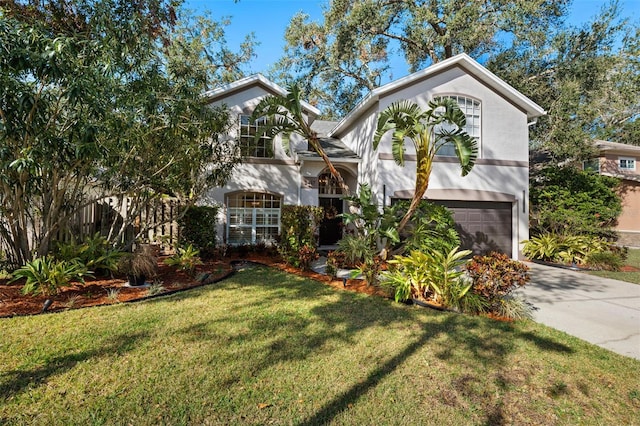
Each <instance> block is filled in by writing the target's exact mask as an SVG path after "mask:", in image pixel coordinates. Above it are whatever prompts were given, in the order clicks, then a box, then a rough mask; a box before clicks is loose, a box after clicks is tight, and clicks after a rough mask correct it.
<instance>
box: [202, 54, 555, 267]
mask: <svg viewBox="0 0 640 426" xmlns="http://www.w3.org/2000/svg"><path fill="white" fill-rule="evenodd" d="M284 93H286V92H285V90H284V89H282V88H281V87H279V86H278V85H276V84H274V83H272V82H270V81H269V80H267V79H266V78H264V77H263V76H261V75H254V76H251V77H247V78H244V79H242V80H239V81H237V82H235V83H232V84H229V85H226V86H223V87H220V88H218V89H215V90H212V91H209V92H207V93H206V96H207V97H208V99H209V101H210V102H211V104H216V105H221V104H224V105H227V107H228V108H229V109H230V110H231V111H232V113H233V114H235V115H237V117H238V121H237V123H236V126H235V129H234V130H233V131H232V132H231V134H230V135H228V141H229V143H240V145H241V149H243V150H244V152H245V153H246V154H247V155H248V158H247V160H246V161H245V162H244V163H243V164H242V165H241V166H239V167H238V168H237V169H236V171H235V172H234V174H233V176H232V178H231V179H230V180H229V183H228V184H227V185H226V186H225V187H223V188H215V189H212V190H211V191H209V193H208V194H207V197H206V200H205V201H207V202H216V203H219V204H221V205H223V211H222V213H221V214H222V217H223V224H222V225H221V229H220V233H219V235H222V236H223V240H224V241H225V242H227V243H229V244H241V243H253V242H258V241H261V240H266V241H268V240H272V239H273V238H275V237H276V235H278V234H279V233H280V228H279V226H280V207H281V206H282V205H283V204H298V205H316V206H322V207H325V210H326V211H328V212H329V215H328V216H329V217H327V218H326V220H325V222H324V223H323V226H322V227H321V230H320V235H319V243H320V244H321V245H330V244H335V243H336V242H337V240H338V239H339V238H340V236H341V234H340V223H339V219H335V217H334V216H335V215H336V214H339V213H342V212H343V211H344V210H345V208H346V205H345V203H344V202H343V201H342V199H341V197H342V194H341V192H340V188H339V187H338V186H337V185H336V183H335V181H334V179H333V178H332V176H331V175H330V174H329V173H328V172H327V170H326V168H325V165H324V163H323V162H322V160H321V159H320V158H319V156H318V155H316V154H315V153H314V152H311V151H309V150H308V149H307V148H308V147H307V144H306V142H305V141H303V140H299V139H294V136H291V141H290V143H291V147H292V152H291V155H290V156H288V155H287V154H286V153H285V152H284V151H283V149H282V144H281V140H276V141H273V142H272V141H269V140H261V141H260V142H258V143H255V142H254V137H253V135H254V134H255V130H256V124H255V123H249V122H248V120H247V118H248V116H249V115H250V114H251V112H252V110H253V108H254V107H255V105H256V104H257V103H258V102H259V101H260V99H262V98H263V97H265V96H267V95H270V94H284ZM436 97H452V98H454V99H456V100H457V102H458V104H459V105H460V107H461V108H462V110H463V111H464V112H465V114H466V115H467V128H466V130H467V132H468V133H469V134H471V135H472V136H473V137H475V138H476V139H477V141H478V146H479V154H478V160H477V161H476V165H475V167H474V168H473V170H472V171H471V173H470V174H469V175H468V176H466V177H461V175H460V168H459V166H458V162H457V159H456V158H455V157H454V154H453V151H452V150H449V149H448V148H445V149H443V150H442V151H441V152H440V155H438V156H437V157H436V160H435V162H434V167H433V172H432V174H431V180H430V184H429V190H428V191H427V194H426V195H427V198H428V199H430V200H432V201H434V202H436V203H439V204H442V205H445V206H446V207H448V208H450V209H451V210H452V211H453V213H454V217H455V220H456V222H457V224H458V227H459V231H460V233H461V236H462V239H463V243H464V246H465V247H468V248H472V249H473V250H474V251H475V252H477V253H479V252H483V251H488V250H494V249H495V250H500V251H502V252H505V253H507V254H508V255H510V256H512V257H514V258H518V257H519V256H520V248H521V245H520V241H522V240H525V239H527V238H528V237H529V216H528V210H529V206H528V186H529V161H528V153H529V149H528V146H529V131H528V130H529V125H530V124H532V123H534V122H535V120H536V118H537V117H539V116H541V115H543V114H544V113H545V112H544V110H543V109H542V108H541V107H540V106H538V105H536V104H535V103H533V102H532V101H531V100H529V99H528V98H526V97H525V96H524V95H522V94H521V93H519V92H518V91H516V90H515V89H514V88H512V87H511V86H509V85H508V84H507V83H505V82H504V81H502V80H500V79H499V78H498V77H496V76H495V75H494V74H492V73H491V72H489V71H488V70H486V69H485V68H484V67H482V66H481V65H479V64H478V63H477V62H475V61H474V60H473V59H471V58H470V57H469V56H467V55H465V54H461V55H457V56H455V57H453V58H450V59H448V60H445V61H442V62H439V63H437V64H435V65H432V66H430V67H428V68H426V69H424V70H422V71H419V72H416V73H413V74H411V75H409V76H407V77H404V78H402V79H400V80H397V81H394V82H391V83H389V84H386V85H384V86H382V87H380V88H377V89H375V90H373V91H372V92H371V93H369V94H368V95H367V96H366V97H365V98H364V99H363V100H362V101H361V102H360V103H359V104H358V105H357V106H356V108H355V109H354V110H353V111H351V112H350V113H349V114H348V115H347V116H346V117H344V118H343V119H342V120H341V121H339V122H337V123H334V122H327V121H321V120H317V119H316V117H317V116H318V115H319V113H320V112H319V111H318V110H317V109H316V108H314V107H313V106H311V105H309V104H304V107H305V112H306V115H307V118H308V119H309V121H310V122H312V126H313V128H314V129H315V130H316V131H317V132H318V133H319V135H320V136H321V143H322V145H323V147H325V149H326V151H327V154H328V155H329V157H330V158H331V160H332V162H333V163H334V165H335V166H336V168H337V169H338V170H339V171H340V173H341V174H342V176H343V178H344V180H345V182H346V183H347V185H348V186H349V188H350V189H351V191H352V192H353V193H355V192H357V189H358V185H360V184H362V183H368V184H369V185H371V187H372V190H373V191H374V193H375V194H376V195H377V198H378V203H379V205H380V206H387V205H390V204H391V203H392V202H394V201H395V200H399V199H408V198H410V197H411V194H412V192H413V186H414V182H415V155H412V153H411V152H410V151H407V156H406V159H407V161H406V164H405V167H400V166H398V165H396V164H395V162H394V161H393V158H392V155H391V144H390V135H386V137H385V138H383V140H382V142H381V143H380V146H379V148H378V150H377V151H374V150H373V148H372V141H373V135H374V132H375V129H376V124H377V119H378V115H379V113H380V112H381V111H383V110H384V109H385V108H386V107H387V106H388V105H390V104H391V103H392V102H395V101H399V100H403V99H408V100H411V101H413V102H415V103H417V104H418V105H420V106H422V107H423V108H426V107H427V104H428V102H429V101H430V100H432V99H434V98H436ZM284 137H287V136H286V135H285V136H284ZM279 138H281V137H278V139H279ZM233 141H238V142H233Z"/></svg>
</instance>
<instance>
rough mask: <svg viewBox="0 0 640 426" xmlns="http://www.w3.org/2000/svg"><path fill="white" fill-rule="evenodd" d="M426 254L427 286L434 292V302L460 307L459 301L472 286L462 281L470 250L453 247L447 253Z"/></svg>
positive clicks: (430, 252)
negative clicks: (427, 268) (427, 267)
mask: <svg viewBox="0 0 640 426" xmlns="http://www.w3.org/2000/svg"><path fill="white" fill-rule="evenodd" d="M426 254H427V258H428V262H429V263H428V265H429V275H428V277H429V284H430V286H431V287H432V288H433V290H434V293H435V300H436V301H437V302H441V303H442V304H443V305H444V306H446V307H449V308H454V307H458V306H460V303H461V302H460V299H462V298H463V297H465V295H466V294H467V293H468V292H469V289H470V288H471V286H472V284H473V283H466V282H463V281H462V279H463V277H464V270H463V269H462V267H463V266H464V265H465V264H466V262H467V260H466V257H468V256H469V255H470V254H471V250H459V247H454V248H453V249H451V250H450V251H449V252H444V253H443V252H440V251H437V250H429V251H427V252H426Z"/></svg>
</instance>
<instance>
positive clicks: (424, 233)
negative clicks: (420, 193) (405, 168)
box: [391, 200, 460, 252]
mask: <svg viewBox="0 0 640 426" xmlns="http://www.w3.org/2000/svg"><path fill="white" fill-rule="evenodd" d="M408 208H409V202H408V201H406V200H401V201H399V202H397V203H395V204H394V205H393V206H391V209H392V210H393V215H394V216H395V217H398V220H400V218H402V217H403V216H404V214H405V213H406V211H407V209H408ZM402 236H403V237H405V239H404V241H403V243H404V245H405V250H407V251H410V250H422V251H424V250H435V251H441V252H449V251H451V249H453V248H454V247H456V246H460V236H459V235H458V232H457V231H456V228H455V222H454V220H453V214H452V213H451V211H450V210H448V209H447V208H446V207H444V206H439V205H437V204H434V203H432V202H430V201H427V200H422V201H420V203H419V204H418V208H417V209H416V212H415V213H414V215H413V218H412V219H411V220H410V221H409V223H408V225H407V226H406V227H405V229H404V232H403V235H402Z"/></svg>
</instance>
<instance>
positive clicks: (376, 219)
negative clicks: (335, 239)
mask: <svg viewBox="0 0 640 426" xmlns="http://www.w3.org/2000/svg"><path fill="white" fill-rule="evenodd" d="M344 200H345V201H347V202H348V203H349V204H350V209H349V211H348V212H345V213H343V214H342V218H343V221H344V224H345V225H353V226H354V228H355V237H357V238H359V239H360V240H362V244H368V245H369V246H370V247H371V249H372V250H371V253H370V257H372V256H373V255H375V254H376V252H379V253H381V257H382V258H383V259H385V258H386V253H387V250H388V248H389V247H390V246H392V245H393V244H397V243H399V242H400V235H399V234H398V232H397V229H396V226H397V223H396V221H395V220H394V219H395V217H394V215H393V211H392V210H391V209H389V208H386V209H384V210H383V212H382V213H381V212H380V210H379V209H378V204H377V203H376V201H375V198H374V196H373V193H372V192H371V187H370V186H369V185H368V184H366V183H365V184H362V185H360V191H359V192H358V195H357V196H347V197H344ZM353 244H354V242H350V243H349V245H353ZM338 245H340V242H339V243H338ZM345 249H346V248H345ZM343 251H344V250H343ZM367 251H368V250H367ZM365 254H366V253H363V254H362V255H361V256H360V257H362V258H363V259H364V255H365ZM347 257H350V256H349V255H347ZM352 262H353V263H354V264H355V261H353V259H352Z"/></svg>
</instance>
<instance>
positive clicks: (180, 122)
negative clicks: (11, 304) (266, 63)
mask: <svg viewBox="0 0 640 426" xmlns="http://www.w3.org/2000/svg"><path fill="white" fill-rule="evenodd" d="M177 7H178V4H177V3H176V2H173V1H163V0H139V1H135V2H130V1H125V0H102V1H99V0H75V1H58V0H50V1H44V2H41V1H37V2H36V1H6V2H3V3H2V6H0V65H1V66H0V85H1V86H2V87H3V91H2V93H0V238H2V239H3V240H4V241H5V242H7V243H8V245H9V246H10V247H11V248H12V252H11V253H9V255H10V257H11V258H12V259H13V260H14V262H16V263H18V264H23V263H24V262H25V261H27V260H29V259H30V258H31V257H32V256H33V255H36V256H44V255H45V254H46V253H47V252H48V251H49V249H50V247H51V245H52V244H51V243H52V240H53V239H55V238H56V236H57V235H59V233H60V232H63V231H68V229H67V225H68V224H69V221H70V219H71V218H72V217H73V215H74V214H76V213H77V212H78V211H80V210H81V209H82V208H83V207H85V206H87V205H89V204H92V203H93V202H95V201H96V200H98V199H101V198H103V197H106V196H117V197H119V198H120V199H123V198H124V197H128V199H129V201H130V202H129V203H128V204H127V211H126V213H122V214H123V215H124V217H123V219H124V220H120V222H119V224H118V226H117V227H115V226H116V223H118V222H114V224H113V225H114V227H112V230H111V233H110V235H109V236H110V238H111V239H112V241H116V240H118V239H119V237H120V236H122V234H123V232H124V229H125V228H126V226H127V225H129V224H130V223H131V221H132V220H133V218H134V217H135V216H136V215H137V213H138V212H139V211H140V209H141V208H142V206H144V204H145V203H146V202H148V201H149V200H151V199H154V198H158V197H162V196H163V195H167V194H168V195H172V196H175V197H179V198H181V199H183V200H185V201H187V202H190V201H192V200H194V199H195V197H197V195H198V193H199V192H200V191H202V189H203V188H205V187H206V185H207V184H220V183H221V182H224V181H225V179H226V178H227V177H228V176H229V174H230V172H231V170H232V168H233V166H234V165H235V164H236V163H237V161H238V160H239V155H238V153H236V152H235V150H234V149H233V148H232V147H229V146H227V145H225V144H221V143H217V139H216V134H218V133H220V132H223V131H224V130H225V129H226V126H227V124H228V121H229V120H228V113H227V111H225V110H221V109H212V108H209V107H208V106H207V105H205V104H204V102H203V100H202V97H201V94H202V92H203V91H204V89H205V88H206V87H207V82H209V81H211V75H212V74H211V73H210V72H208V71H209V70H207V69H206V68H205V67H203V66H201V65H202V63H203V62H202V57H203V54H202V52H201V51H197V50H195V48H194V44H193V43H186V42H185V43H173V38H174V37H175V36H176V34H184V32H180V31H178V32H173V29H174V28H176V22H177V21H176V16H177V14H178V9H177ZM178 28H182V27H180V26H179V27H178ZM183 40H184V38H183ZM236 64H237V65H239V64H240V62H236ZM192 65H193V66H192Z"/></svg>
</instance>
